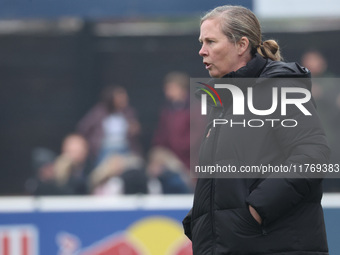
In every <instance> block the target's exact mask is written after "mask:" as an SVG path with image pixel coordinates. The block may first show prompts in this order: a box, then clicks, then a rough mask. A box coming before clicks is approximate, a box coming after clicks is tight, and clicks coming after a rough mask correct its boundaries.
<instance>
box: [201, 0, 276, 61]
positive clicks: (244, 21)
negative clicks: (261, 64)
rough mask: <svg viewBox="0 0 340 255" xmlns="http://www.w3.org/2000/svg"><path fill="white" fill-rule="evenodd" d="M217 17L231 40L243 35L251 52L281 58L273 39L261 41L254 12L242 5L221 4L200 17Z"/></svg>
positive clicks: (236, 39) (266, 56)
mask: <svg viewBox="0 0 340 255" xmlns="http://www.w3.org/2000/svg"><path fill="white" fill-rule="evenodd" d="M215 18H219V19H220V20H221V28H222V31H223V33H224V34H225V35H226V36H227V37H228V38H229V40H230V41H231V42H234V43H237V42H238V41H239V40H240V39H241V38H242V37H243V36H245V37H247V38H248V40H249V47H250V52H251V54H255V53H256V52H257V53H259V54H260V55H261V56H263V57H265V58H269V59H271V60H277V61H279V60H282V57H281V53H280V47H279V45H278V43H277V42H276V41H275V40H266V41H264V42H262V34H261V26H260V22H259V21H258V19H257V18H256V16H255V14H254V13H253V12H252V11H250V10H249V9H247V8H245V7H242V6H233V5H223V6H219V7H216V8H215V9H213V10H211V11H209V12H208V13H207V14H205V15H204V16H203V18H202V19H201V25H202V23H203V22H204V21H205V20H208V19H215Z"/></svg>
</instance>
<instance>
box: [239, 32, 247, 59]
mask: <svg viewBox="0 0 340 255" xmlns="http://www.w3.org/2000/svg"><path fill="white" fill-rule="evenodd" d="M248 47H249V40H248V38H247V37H245V36H243V37H241V39H240V40H239V41H238V42H237V53H238V54H239V55H240V56H242V55H243V54H244V53H245V52H246V51H247V50H248Z"/></svg>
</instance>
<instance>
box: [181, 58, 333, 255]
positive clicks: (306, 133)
mask: <svg viewBox="0 0 340 255" xmlns="http://www.w3.org/2000/svg"><path fill="white" fill-rule="evenodd" d="M225 77H226V78H229V79H230V80H231V82H232V84H235V83H238V80H237V79H235V78H244V77H259V79H257V82H256V84H255V85H253V86H254V87H255V86H256V89H257V91H256V95H257V96H254V102H253V103H254V106H257V109H268V105H269V106H270V105H271V102H272V98H271V91H272V90H271V89H272V87H273V86H274V87H278V88H280V87H287V86H293V87H303V88H308V89H310V87H311V82H310V72H309V71H308V70H307V69H305V68H303V67H301V66H299V65H298V64H296V63H284V62H279V61H271V60H267V59H264V58H262V57H261V56H259V55H257V54H256V55H255V57H254V58H253V59H252V60H251V61H250V62H249V63H248V64H247V66H245V67H243V68H241V69H239V70H238V71H236V72H232V73H229V74H228V75H226V76H225ZM283 77H285V78H305V79H300V81H293V82H288V83H287V82H286V81H287V79H275V80H274V82H273V79H270V80H269V79H268V78H283ZM238 86H239V87H240V88H241V89H242V90H243V91H244V93H246V90H245V88H244V87H246V86H243V85H242V82H241V83H239V84H238ZM242 86H243V87H242ZM254 93H255V92H254ZM268 93H270V94H268ZM219 94H222V92H221V93H219ZM222 101H223V107H215V108H214V109H213V110H212V112H211V116H212V117H213V118H216V117H217V116H218V118H223V119H231V118H234V119H235V118H237V116H235V115H234V116H233V115H232V103H231V102H232V100H231V98H230V96H228V95H226V96H224V98H222ZM304 106H305V107H306V108H307V109H308V111H310V112H311V113H312V116H308V117H306V116H304V115H303V114H302V113H301V111H300V110H299V109H297V107H295V106H294V107H290V108H287V116H285V118H286V119H296V120H297V121H298V122H299V125H298V126H296V127H294V128H284V127H282V125H280V124H279V122H277V123H276V124H275V126H274V127H270V126H269V125H266V126H263V127H261V128H250V127H242V128H241V127H240V128H231V127H230V126H228V125H219V126H216V127H215V128H214V127H213V126H212V125H211V124H209V125H210V126H209V125H208V127H207V131H206V134H205V136H204V137H205V138H204V139H203V141H202V145H201V150H200V165H215V164H219V165H227V164H232V165H238V166H240V165H260V164H272V165H279V164H283V165H289V164H291V163H292V164H302V165H303V164H305V163H320V164H322V163H327V162H328V159H329V154H330V152H329V148H328V146H327V142H326V138H325V135H324V132H323V129H322V126H321V124H320V121H319V119H318V117H317V114H316V110H315V107H314V105H313V103H312V100H311V101H309V102H308V103H306V104H304ZM271 117H274V118H281V119H282V116H281V115H280V112H277V111H276V112H275V113H273V116H271ZM239 118H240V117H239ZM242 118H245V119H247V118H251V114H250V113H249V111H248V112H246V113H245V116H242ZM256 118H257V119H258V118H259V117H258V116H257V117H256ZM209 130H210V131H209ZM208 132H209V135H208V137H206V136H207V134H208ZM321 197H322V188H321V179H316V178H257V179H255V178H248V179H231V178H214V179H204V178H200V179H198V182H197V186H196V190H195V196H194V204H193V208H192V210H191V211H190V212H189V214H188V215H187V217H186V218H185V219H184V220H183V225H184V229H185V233H186V235H187V236H188V237H189V238H190V239H191V240H192V246H193V252H194V255H220V254H221V255H222V254H224V255H227V254H230V255H251V254H257V255H259V254H280V255H284V254H287V255H307V254H308V255H312V254H313V255H326V254H328V248H327V240H326V232H325V225H324V219H323V210H322V207H321V204H320V201H321ZM249 205H251V206H253V207H254V208H255V209H256V211H257V212H258V213H259V214H260V216H261V218H262V220H263V222H262V224H261V225H260V224H258V223H257V221H256V220H255V219H254V218H253V217H252V216H251V214H250V212H249V210H248V206H249Z"/></svg>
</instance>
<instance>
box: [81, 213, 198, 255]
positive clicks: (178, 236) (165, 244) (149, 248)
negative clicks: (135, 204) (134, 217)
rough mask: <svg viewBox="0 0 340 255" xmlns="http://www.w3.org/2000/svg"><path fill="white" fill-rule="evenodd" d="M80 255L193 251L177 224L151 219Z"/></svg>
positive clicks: (183, 253)
mask: <svg viewBox="0 0 340 255" xmlns="http://www.w3.org/2000/svg"><path fill="white" fill-rule="evenodd" d="M79 255H192V250H191V242H190V241H189V240H188V239H187V238H186V237H185V236H184V234H183V229H182V226H181V225H180V224H179V223H178V222H177V221H175V220H173V219H170V218H165V217H150V218H145V219H142V220H140V221H137V222H135V223H134V224H133V225H131V226H130V227H129V228H128V229H126V230H125V231H124V232H121V233H119V234H115V235H112V236H109V237H108V238H106V239H104V240H101V241H99V242H98V243H95V244H94V245H92V246H91V247H88V248H87V249H85V250H83V251H81V252H80V253H79Z"/></svg>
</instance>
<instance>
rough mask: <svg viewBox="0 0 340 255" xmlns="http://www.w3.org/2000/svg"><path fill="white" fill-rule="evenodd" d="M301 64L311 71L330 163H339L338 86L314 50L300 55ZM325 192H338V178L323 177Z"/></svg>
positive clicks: (339, 105) (339, 101)
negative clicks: (327, 144) (328, 147)
mask: <svg viewBox="0 0 340 255" xmlns="http://www.w3.org/2000/svg"><path fill="white" fill-rule="evenodd" d="M301 61H302V65H303V66H305V67H307V68H308V69H309V70H310V71H311V73H312V77H313V79H312V82H313V84H312V95H313V98H314V99H315V102H316V105H317V111H318V113H319V115H320V119H321V121H322V123H323V126H324V128H325V132H326V135H327V139H328V143H329V145H330V148H331V152H332V154H331V159H330V162H331V163H332V164H339V163H340V134H339V130H340V87H339V85H338V84H337V83H336V80H335V79H333V78H332V77H334V75H333V74H332V73H331V72H329V71H328V69H327V67H328V65H327V61H326V59H325V58H324V56H323V55H322V54H321V53H320V52H319V51H316V50H310V51H308V52H306V53H305V54H304V55H303V56H302V59H301ZM323 184H324V191H325V192H339V191H340V180H339V179H327V178H326V179H325V180H324V182H323Z"/></svg>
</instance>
